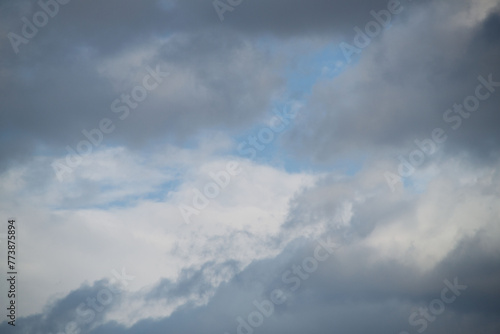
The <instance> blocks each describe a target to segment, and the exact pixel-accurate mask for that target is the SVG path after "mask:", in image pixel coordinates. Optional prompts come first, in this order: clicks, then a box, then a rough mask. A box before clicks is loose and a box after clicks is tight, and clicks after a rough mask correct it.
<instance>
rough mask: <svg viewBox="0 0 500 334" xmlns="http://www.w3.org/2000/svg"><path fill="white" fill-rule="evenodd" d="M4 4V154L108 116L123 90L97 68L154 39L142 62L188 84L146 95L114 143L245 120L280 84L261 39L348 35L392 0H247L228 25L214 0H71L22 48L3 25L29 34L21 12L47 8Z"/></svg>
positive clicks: (73, 137) (55, 139)
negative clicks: (161, 94)
mask: <svg viewBox="0 0 500 334" xmlns="http://www.w3.org/2000/svg"><path fill="white" fill-rule="evenodd" d="M1 6H2V11H1V14H0V15H1V18H2V20H1V21H2V24H1V25H0V28H1V35H2V41H1V43H0V50H1V53H2V62H1V65H0V87H1V88H2V89H1V93H0V100H1V101H2V111H1V120H2V122H1V125H0V126H1V128H0V131H1V132H2V140H4V141H5V143H6V144H5V145H3V146H2V151H1V156H2V158H3V159H2V161H3V163H5V160H9V161H10V160H12V159H14V160H18V159H23V158H26V157H27V156H30V155H31V154H34V153H35V152H39V150H40V149H42V148H43V149H49V151H50V150H52V149H54V153H56V154H65V153H66V152H65V150H64V147H65V146H66V145H72V146H74V145H76V143H78V141H79V140H81V139H82V136H81V130H82V129H89V128H93V127H95V126H96V124H97V123H98V122H99V120H100V119H102V118H103V117H109V115H110V110H109V109H110V104H111V102H112V101H113V100H114V99H115V98H117V97H119V95H120V94H121V93H123V92H122V91H116V89H113V87H111V83H110V82H109V79H108V78H106V77H104V76H103V73H102V72H99V71H98V67H99V66H100V65H102V62H103V61H107V63H108V64H109V63H112V62H113V61H114V60H116V59H117V57H120V56H121V55H123V54H127V53H133V52H136V51H138V50H140V49H141V48H147V47H148V46H151V45H153V50H152V52H151V55H150V56H149V59H147V60H145V61H146V62H147V64H149V65H150V66H152V67H153V68H154V67H155V66H156V65H157V64H162V65H164V66H165V65H166V66H167V68H168V69H170V70H172V69H173V70H174V71H173V72H174V73H177V74H178V75H177V76H173V77H172V78H171V80H175V82H177V83H179V85H180V87H177V88H178V92H179V93H180V94H179V93H176V94H173V93H172V94H171V95H169V96H164V97H163V98H159V97H158V96H156V97H157V98H156V99H151V100H153V101H146V102H144V105H141V108H142V109H144V111H143V112H142V113H141V116H140V117H135V118H134V119H133V121H129V122H124V123H123V124H120V126H121V128H120V129H118V130H117V131H116V132H114V133H113V134H112V135H110V136H108V137H110V138H112V139H115V140H114V141H109V138H107V139H108V141H107V142H109V143H112V144H116V143H124V144H126V145H131V144H136V145H139V146H141V145H142V144H141V143H143V142H147V141H149V140H151V139H153V138H165V137H167V138H174V139H176V138H177V139H181V140H182V141H184V140H185V139H186V138H187V137H189V136H191V135H195V134H197V133H199V132H200V131H202V130H204V129H208V130H212V129H214V128H221V127H228V126H229V127H235V128H236V129H241V128H242V127H243V126H248V125H249V124H250V123H251V122H253V121H254V120H255V119H256V118H257V117H258V116H259V115H262V113H263V112H264V111H265V109H266V108H267V107H268V106H269V101H270V99H271V97H272V96H273V95H274V94H276V93H277V92H278V91H279V90H280V89H282V88H283V72H282V71H283V69H284V68H283V66H284V64H283V65H278V64H277V63H276V62H275V60H273V59H272V58H271V56H269V55H266V51H265V50H263V49H260V48H259V47H257V46H256V43H255V42H256V38H259V37H261V36H268V35H274V36H281V37H290V38H293V37H304V36H312V35H311V34H315V33H318V34H324V33H327V34H333V35H342V34H346V35H351V34H352V27H353V26H354V25H355V24H357V23H359V22H361V23H362V22H364V21H365V20H366V19H367V18H369V11H370V10H372V9H374V10H380V9H384V8H386V7H387V1H385V0H384V1H375V2H374V1H354V2H341V1H320V0H317V1H307V2H306V1H297V0H295V1H283V0H280V1H272V2H269V1H247V2H244V3H242V4H241V6H239V7H238V8H237V10H235V11H233V12H228V13H227V14H228V19H227V20H225V22H224V23H221V22H219V19H218V16H217V13H216V11H215V9H214V7H213V4H212V2H211V1H128V0H127V1H118V0H110V1H71V2H69V3H68V4H65V5H60V6H59V11H58V13H57V14H56V15H55V16H54V17H53V18H52V17H51V18H49V22H48V23H47V24H46V25H45V26H43V27H41V28H40V29H39V30H38V32H37V34H36V35H35V36H34V37H33V38H30V39H29V42H28V43H27V44H20V45H19V53H18V54H15V53H14V52H13V50H12V47H11V45H10V44H11V43H10V41H9V39H8V38H7V34H8V33H10V32H14V33H16V34H18V35H22V34H21V29H22V27H23V24H24V23H23V21H22V20H21V18H22V17H26V18H27V19H28V20H29V21H30V22H32V20H33V14H34V13H36V12H38V11H40V10H41V8H40V6H39V5H38V4H37V2H35V1H4V2H2V5H1ZM229 15H231V16H232V17H231V18H229ZM169 36H170V37H172V39H171V40H167V41H165V40H163V42H159V40H158V38H163V39H165V38H167V37H169ZM155 43H156V44H155ZM246 53H249V54H250V55H249V54H246ZM238 55H240V58H238ZM144 65H146V64H144ZM128 70H129V69H127V68H123V71H122V72H127V71H128ZM142 70H144V69H142ZM124 76H125V77H126V75H124ZM186 80H187V81H186ZM189 80H190V81H189ZM183 84H184V85H183ZM130 85H132V86H133V84H132V83H129V86H130ZM165 86H167V85H165ZM171 86H175V85H174V83H171ZM171 86H169V87H171ZM158 94H159V93H158ZM174 95H175V96H174ZM27 97H29V98H27ZM131 119H132V118H131ZM4 167H5V166H4Z"/></svg>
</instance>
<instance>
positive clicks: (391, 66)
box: [287, 2, 500, 161]
mask: <svg viewBox="0 0 500 334" xmlns="http://www.w3.org/2000/svg"><path fill="white" fill-rule="evenodd" d="M467 6H468V4H467V3H463V2H457V3H441V2H440V3H431V4H429V7H428V8H419V9H417V8H414V9H412V10H413V12H412V14H413V15H410V18H409V19H408V22H405V23H404V24H403V23H401V24H395V25H393V27H392V28H391V30H389V31H387V33H386V34H383V35H382V36H379V37H377V38H378V39H377V40H375V41H373V42H372V44H371V45H369V46H368V47H366V48H365V49H363V50H362V53H361V56H360V60H359V63H358V64H356V65H355V66H354V67H352V68H350V69H348V70H347V71H345V72H344V73H343V74H342V75H340V76H339V77H336V78H334V79H333V80H332V81H330V82H324V83H321V84H319V85H317V87H316V88H315V90H314V93H313V96H312V98H311V100H310V101H309V104H308V105H307V106H306V107H304V110H303V111H302V113H304V114H306V115H308V117H307V120H305V121H304V122H303V123H302V124H298V125H297V126H296V129H295V130H294V131H291V132H289V133H288V134H287V136H288V139H289V147H290V148H292V149H294V150H296V152H298V154H299V155H301V156H310V157H314V158H315V159H317V160H320V161H321V160H322V161H325V160H327V161H328V160H332V159H333V160H334V159H337V158H338V157H341V156H343V155H344V156H345V155H347V153H349V154H353V152H362V153H365V154H368V153H369V152H370V153H373V152H374V151H373V149H376V150H377V152H378V154H384V150H385V149H391V150H392V149H396V150H398V151H399V152H401V153H403V152H405V153H406V151H408V152H409V151H410V150H411V149H413V148H415V147H414V145H415V144H413V141H414V140H416V139H418V140H423V139H426V138H430V137H431V132H432V130H433V129H435V128H438V127H439V128H443V129H444V130H445V131H446V134H447V135H448V140H447V141H446V143H445V144H443V145H441V146H442V147H446V148H447V149H448V151H447V152H449V153H452V154H455V153H457V151H460V150H463V149H464V150H466V151H468V152H470V153H471V154H472V155H477V156H479V157H482V158H489V157H490V155H491V154H494V153H495V152H497V153H498V149H499V145H500V137H499V132H498V131H497V126H496V125H497V124H498V123H499V121H500V118H499V117H500V113H499V112H498V109H499V105H500V90H499V88H500V87H494V89H495V92H494V93H491V95H490V96H489V97H488V98H487V99H486V100H485V101H480V106H479V109H478V111H475V112H472V113H471V116H470V117H469V118H464V117H462V116H460V118H461V120H457V119H456V116H457V115H458V114H457V113H453V114H448V117H447V118H448V119H447V120H445V119H444V118H443V117H444V113H445V112H446V110H448V109H450V108H451V109H453V105H454V104H455V103H457V104H463V103H464V100H465V99H466V98H467V97H468V96H471V95H472V96H474V95H475V92H476V87H477V86H478V85H479V84H481V81H479V80H478V77H479V76H482V77H483V78H485V79H486V81H489V80H488V77H489V76H490V75H491V76H492V80H493V81H494V82H497V83H498V82H500V63H499V59H500V43H499V39H498V34H499V33H498V30H497V29H496V27H497V25H498V9H494V10H493V11H491V12H490V14H489V15H488V16H487V18H486V19H485V20H484V21H483V22H479V24H470V23H466V22H465V19H466V17H467V16H466V15H464V14H462V15H463V17H461V16H459V15H458V14H457V13H460V12H466V11H467V10H468V7H467ZM348 42H349V43H352V42H351V41H348ZM485 89H486V88H484V87H483V88H482V90H481V93H483V94H485V93H488V91H485ZM469 102H470V101H469ZM452 116H453V117H455V118H454V119H453V120H451V119H450V118H451V117H452ZM459 122H461V123H460V124H458V123H459ZM452 126H454V127H457V129H456V130H454V129H452ZM385 153H386V152H385Z"/></svg>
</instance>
